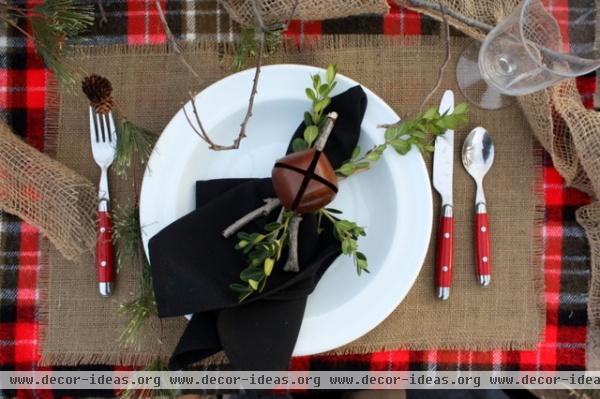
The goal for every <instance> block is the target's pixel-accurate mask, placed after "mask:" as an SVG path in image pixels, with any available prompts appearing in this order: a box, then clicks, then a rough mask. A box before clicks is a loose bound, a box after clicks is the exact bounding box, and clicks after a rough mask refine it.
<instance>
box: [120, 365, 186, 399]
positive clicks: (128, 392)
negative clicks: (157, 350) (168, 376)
mask: <svg viewBox="0 0 600 399" xmlns="http://www.w3.org/2000/svg"><path fill="white" fill-rule="evenodd" d="M140 371H146V372H152V371H159V372H160V371H169V368H168V367H167V363H166V362H165V361H164V360H162V359H161V358H159V357H157V358H156V359H154V360H153V361H151V362H150V363H149V364H148V365H146V367H144V368H143V369H141V370H140ZM119 397H120V399H146V398H170V399H171V398H172V399H174V398H176V397H177V393H176V392H175V390H174V389H168V388H167V389H135V387H134V386H133V385H129V386H128V387H127V388H125V389H123V390H121V392H119Z"/></svg>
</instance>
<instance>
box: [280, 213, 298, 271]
mask: <svg viewBox="0 0 600 399" xmlns="http://www.w3.org/2000/svg"><path fill="white" fill-rule="evenodd" d="M301 221H302V216H300V215H299V214H294V216H292V219H291V220H290V230H289V240H288V242H289V244H288V245H289V247H290V249H289V251H288V258H287V261H286V262H285V265H283V271H284V272H298V271H300V265H299V263H298V231H299V230H300V222H301Z"/></svg>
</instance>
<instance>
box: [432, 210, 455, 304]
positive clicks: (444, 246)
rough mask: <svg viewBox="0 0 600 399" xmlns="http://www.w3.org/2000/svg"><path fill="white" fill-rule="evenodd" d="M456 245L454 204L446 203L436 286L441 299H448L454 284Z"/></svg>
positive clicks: (439, 243)
mask: <svg viewBox="0 0 600 399" xmlns="http://www.w3.org/2000/svg"><path fill="white" fill-rule="evenodd" d="M453 247H454V216H453V214H452V206H451V205H444V206H443V207H442V214H441V217H440V226H439V229H438V239H437V258H436V271H435V286H436V289H437V291H438V297H439V298H440V299H444V300H445V299H448V296H449V295H450V287H451V286H452V259H453V251H454V250H453Z"/></svg>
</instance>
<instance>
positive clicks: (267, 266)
mask: <svg viewBox="0 0 600 399" xmlns="http://www.w3.org/2000/svg"><path fill="white" fill-rule="evenodd" d="M274 265H275V261H274V260H273V259H271V258H267V259H265V262H264V264H263V268H264V273H265V275H266V276H270V275H271V272H272V271H273V266H274Z"/></svg>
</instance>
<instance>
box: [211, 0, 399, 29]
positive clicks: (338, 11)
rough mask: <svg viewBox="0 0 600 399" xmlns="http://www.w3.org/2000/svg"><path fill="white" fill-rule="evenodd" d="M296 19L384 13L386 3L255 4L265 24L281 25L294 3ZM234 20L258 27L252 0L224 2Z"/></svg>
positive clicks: (274, 0) (283, 0) (278, 0)
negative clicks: (279, 23)
mask: <svg viewBox="0 0 600 399" xmlns="http://www.w3.org/2000/svg"><path fill="white" fill-rule="evenodd" d="M296 2H297V6H296V10H295V11H294V19H299V20H311V19H312V20H320V19H324V18H342V17H348V16H351V15H358V14H385V13H387V12H388V10H389V6H388V4H387V1H386V0H333V1H332V0H329V1H322V0H300V1H297V0H258V1H256V5H257V8H258V11H259V12H260V14H261V16H262V18H263V20H264V22H265V23H267V24H269V23H273V22H281V21H285V20H286V19H287V18H289V17H290V14H291V12H292V9H293V8H294V4H295V3H296ZM221 4H222V5H223V7H225V9H226V10H227V12H228V13H229V15H230V16H231V18H233V19H234V20H235V21H237V22H238V23H239V24H241V25H242V26H255V25H256V18H255V16H254V11H253V10H252V4H251V2H250V0H222V1H221Z"/></svg>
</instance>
